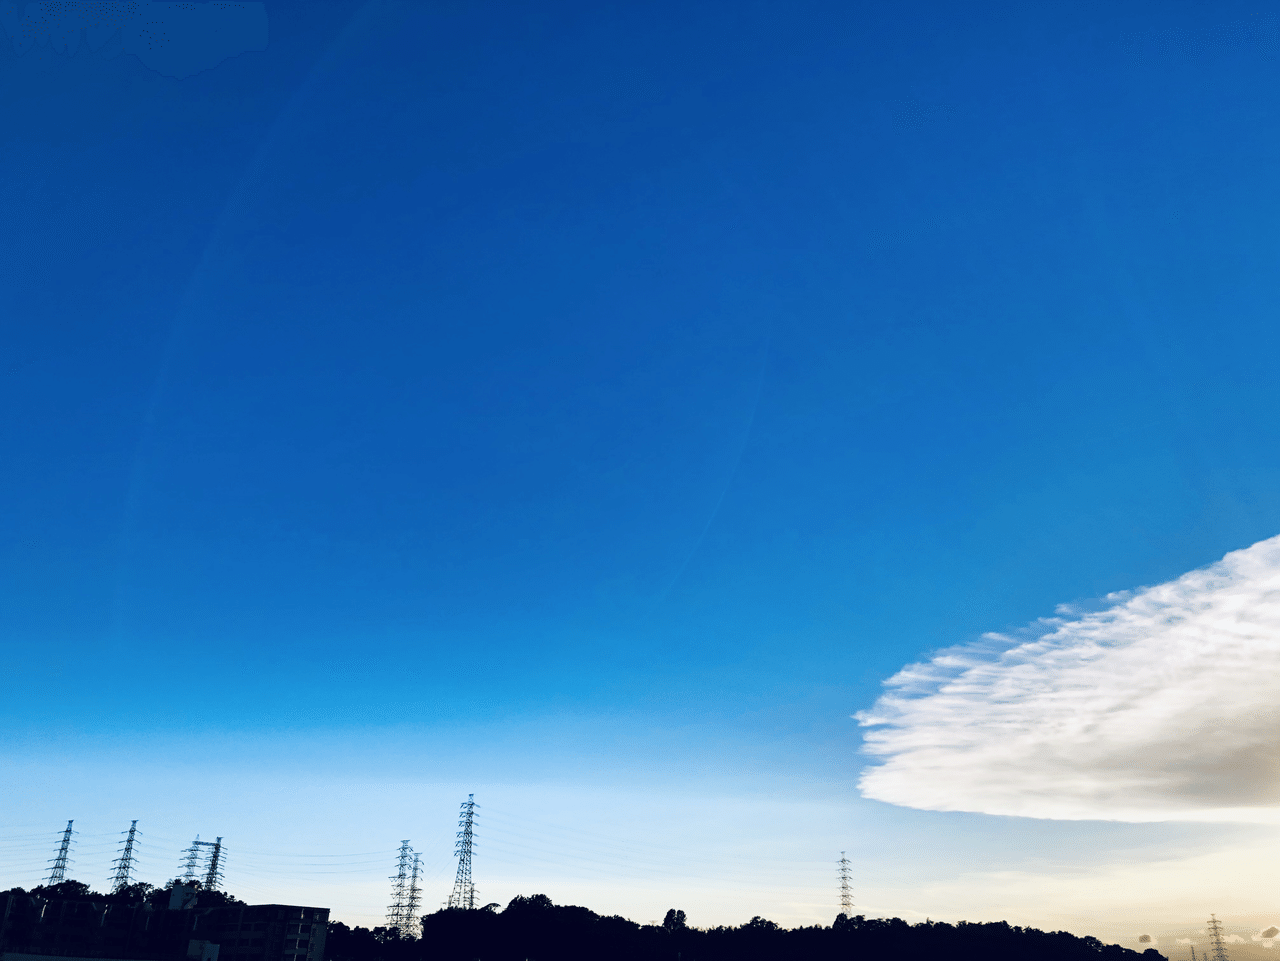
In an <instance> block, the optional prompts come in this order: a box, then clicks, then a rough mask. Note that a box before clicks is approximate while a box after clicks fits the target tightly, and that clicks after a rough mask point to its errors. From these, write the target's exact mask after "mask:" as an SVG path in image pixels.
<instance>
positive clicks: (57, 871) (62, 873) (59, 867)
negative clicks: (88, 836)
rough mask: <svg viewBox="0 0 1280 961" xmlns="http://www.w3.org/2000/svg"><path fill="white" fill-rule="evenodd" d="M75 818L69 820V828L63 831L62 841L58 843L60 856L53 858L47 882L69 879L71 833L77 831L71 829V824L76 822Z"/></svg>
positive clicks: (56, 882) (58, 882)
mask: <svg viewBox="0 0 1280 961" xmlns="http://www.w3.org/2000/svg"><path fill="white" fill-rule="evenodd" d="M75 823H76V822H75V821H74V820H72V821H68V822H67V829H66V830H65V831H63V832H62V843H61V844H59V845H58V856H57V857H55V858H53V859H52V860H51V862H50V863H51V864H52V865H53V867H51V868H50V869H49V877H48V878H46V879H45V882H44V883H45V884H61V883H62V882H63V881H65V880H66V879H67V865H68V864H69V863H70V862H71V857H70V856H71V835H73V834H75V833H76V832H75V831H73V830H71V825H73V824H75Z"/></svg>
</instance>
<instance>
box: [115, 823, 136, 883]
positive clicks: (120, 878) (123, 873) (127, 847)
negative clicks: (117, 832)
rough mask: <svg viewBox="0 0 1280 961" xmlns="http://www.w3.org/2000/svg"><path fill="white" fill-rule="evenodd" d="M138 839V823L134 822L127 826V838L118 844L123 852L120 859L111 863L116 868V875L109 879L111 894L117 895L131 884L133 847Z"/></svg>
mask: <svg viewBox="0 0 1280 961" xmlns="http://www.w3.org/2000/svg"><path fill="white" fill-rule="evenodd" d="M137 837H138V822H137V821H136V820H135V821H134V822H133V823H132V824H130V825H129V831H128V837H126V838H125V839H124V840H123V841H121V842H120V843H121V844H123V845H124V850H123V851H121V852H120V857H118V858H116V859H115V860H114V861H112V862H111V863H112V864H114V865H115V866H116V873H115V875H114V876H113V877H112V878H111V893H112V894H119V893H120V890H121V889H122V888H125V887H127V886H128V885H130V884H132V883H133V845H134V842H135V841H136V840H137Z"/></svg>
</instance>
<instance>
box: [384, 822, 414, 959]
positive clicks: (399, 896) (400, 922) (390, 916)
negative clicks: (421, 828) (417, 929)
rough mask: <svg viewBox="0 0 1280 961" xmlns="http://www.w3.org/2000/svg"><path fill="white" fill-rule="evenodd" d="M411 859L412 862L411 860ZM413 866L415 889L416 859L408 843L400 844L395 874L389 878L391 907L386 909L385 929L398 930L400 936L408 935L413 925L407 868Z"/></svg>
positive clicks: (402, 842)
mask: <svg viewBox="0 0 1280 961" xmlns="http://www.w3.org/2000/svg"><path fill="white" fill-rule="evenodd" d="M411 859H412V860H411ZM410 864H412V865H413V874H414V877H413V886H414V887H415V888H416V887H417V874H418V868H417V858H415V857H414V854H413V848H411V847H409V842H408V841H401V842H400V856H399V857H398V858H397V860H396V873H395V874H394V875H392V877H391V906H390V907H388V908H387V927H389V928H399V929H400V936H401V937H404V936H405V935H406V934H407V933H409V928H410V927H411V926H412V924H413V915H412V911H411V909H410V908H409V887H410V883H409V866H410Z"/></svg>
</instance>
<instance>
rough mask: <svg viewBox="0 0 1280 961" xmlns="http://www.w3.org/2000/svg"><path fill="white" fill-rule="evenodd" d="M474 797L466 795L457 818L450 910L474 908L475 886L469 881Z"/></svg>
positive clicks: (473, 843) (473, 844)
mask: <svg viewBox="0 0 1280 961" xmlns="http://www.w3.org/2000/svg"><path fill="white" fill-rule="evenodd" d="M477 807H479V805H478V804H476V796H475V795H474V794H468V795H467V799H466V800H465V801H463V802H462V814H461V815H460V816H459V818H458V828H459V831H458V840H457V841H455V842H454V849H455V851H456V852H457V855H458V876H457V878H455V879H454V882H453V892H452V893H451V894H450V895H449V903H448V906H449V907H451V908H467V909H468V910H474V908H475V906H476V886H475V884H473V883H472V881H471V850H472V848H473V847H474V846H475V813H476V808H477Z"/></svg>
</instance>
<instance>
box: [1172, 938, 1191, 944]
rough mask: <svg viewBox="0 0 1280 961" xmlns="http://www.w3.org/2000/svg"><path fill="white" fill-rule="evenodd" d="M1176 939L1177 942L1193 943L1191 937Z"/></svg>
mask: <svg viewBox="0 0 1280 961" xmlns="http://www.w3.org/2000/svg"><path fill="white" fill-rule="evenodd" d="M1174 940H1175V942H1176V943H1177V944H1190V943H1191V939H1190V938H1175V939H1174Z"/></svg>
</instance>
